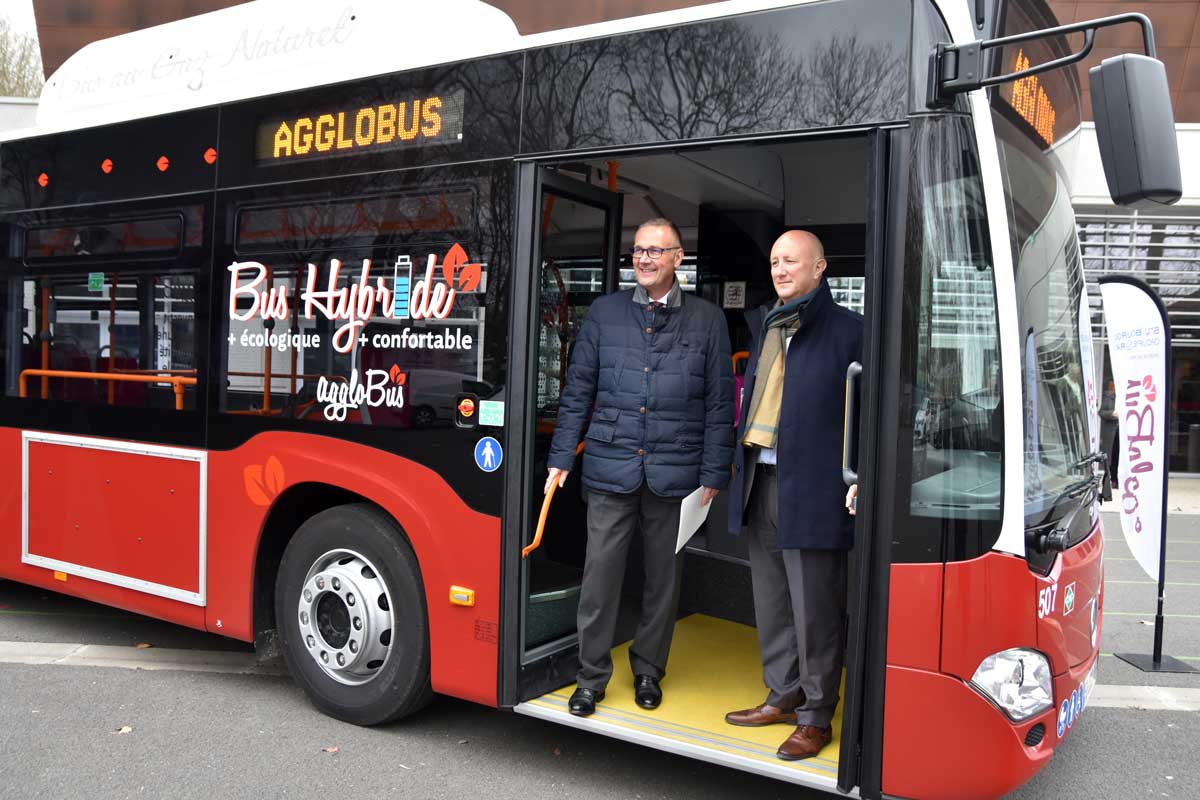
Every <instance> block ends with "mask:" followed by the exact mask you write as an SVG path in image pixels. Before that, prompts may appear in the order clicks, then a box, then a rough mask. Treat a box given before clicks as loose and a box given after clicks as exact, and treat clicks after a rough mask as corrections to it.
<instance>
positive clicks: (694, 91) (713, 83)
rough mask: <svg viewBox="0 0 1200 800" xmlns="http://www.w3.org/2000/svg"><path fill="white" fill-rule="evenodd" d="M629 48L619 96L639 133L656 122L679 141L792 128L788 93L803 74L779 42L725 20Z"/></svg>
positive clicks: (661, 33)
mask: <svg viewBox="0 0 1200 800" xmlns="http://www.w3.org/2000/svg"><path fill="white" fill-rule="evenodd" d="M622 44H623V45H625V47H626V50H627V52H626V55H625V57H624V58H622V59H621V73H622V75H623V80H622V82H621V86H620V88H618V89H617V90H616V92H615V93H614V94H615V98H616V99H619V100H620V101H621V103H622V105H623V106H624V112H625V114H626V115H627V118H628V121H629V123H630V125H631V126H632V127H633V128H635V129H638V128H642V127H643V126H647V125H648V126H649V127H650V128H651V129H652V130H653V131H654V133H655V134H656V135H657V136H658V137H660V138H662V139H667V140H672V139H690V138H694V137H697V136H723V135H728V134H736V133H744V132H749V131H759V130H764V129H768V128H771V127H777V128H781V127H784V125H783V122H784V120H785V119H786V117H787V116H788V115H787V104H788V99H789V92H787V91H786V89H787V88H788V87H789V86H790V85H791V84H792V82H793V81H794V80H795V79H796V78H797V77H798V72H797V67H796V65H795V64H794V63H793V61H792V59H791V58H790V57H789V54H788V51H787V50H786V49H785V48H784V47H783V46H782V45H781V44H780V42H779V40H778V39H777V38H775V37H773V36H765V35H758V34H756V33H754V32H752V31H750V30H749V29H747V28H746V27H744V26H740V25H736V24H734V23H729V22H723V23H715V24H712V25H702V26H694V27H689V28H667V29H663V30H658V31H652V32H650V33H647V34H643V35H640V36H637V37H631V38H630V39H629V40H626V41H625V42H623V43H622ZM772 123H774V124H772Z"/></svg>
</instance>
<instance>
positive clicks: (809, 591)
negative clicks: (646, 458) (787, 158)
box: [725, 230, 863, 761]
mask: <svg viewBox="0 0 1200 800" xmlns="http://www.w3.org/2000/svg"><path fill="white" fill-rule="evenodd" d="M826 265H827V263H826V261H825V252H824V249H823V248H822V246H821V241H820V240H819V239H818V238H817V237H816V236H814V235H813V234H812V233H809V232H808V231H799V230H796V231H788V232H787V233H785V234H783V235H782V236H780V237H779V238H778V239H777V240H776V241H775V244H774V246H773V247H772V248H771V282H772V283H773V284H774V286H775V293H776V294H777V295H778V300H776V301H775V302H774V303H771V304H769V305H765V306H762V307H761V308H757V309H755V310H753V311H751V312H750V313H749V314H747V315H746V320H747V322H748V323H749V325H750V332H751V335H752V336H753V337H754V338H753V339H752V340H751V345H750V359H749V362H748V366H747V368H746V377H745V388H744V389H743V393H742V409H741V415H740V417H739V420H740V424H739V426H738V432H737V434H738V435H737V456H736V458H735V459H734V475H733V486H732V488H731V490H730V503H729V530H730V533H732V534H733V535H734V536H738V535H740V534H741V532H742V526H743V525H746V526H747V528H748V531H749V543H748V544H749V550H750V575H751V580H752V585H753V593H754V619H755V621H756V624H757V627H758V643H759V651H760V654H761V656H762V662H763V683H765V684H766V687H767V690H768V692H767V699H766V701H765V702H763V703H762V704H761V705H758V706H755V707H754V708H747V709H743V710H741V711H731V712H730V713H728V714H726V715H725V721H726V722H728V723H729V724H730V725H742V726H747V727H758V726H760V725H772V724H776V723H783V724H787V725H795V726H796V729H795V731H793V732H792V734H791V735H790V736H789V737H788V738H787V739H786V740H785V741H784V742H783V744H781V745H780V746H779V750H778V751H777V752H776V755H777V756H778V757H779V758H781V759H783V760H785V761H795V760H797V759H802V758H811V757H812V756H815V755H817V754H818V753H820V752H821V749H822V748H824V747H825V746H826V745H827V744H829V743H830V741H831V740H832V736H833V731H832V728H831V724H830V723H831V722H832V721H833V714H834V711H835V710H836V708H837V704H838V685H839V684H840V682H841V679H842V661H843V658H844V657H845V650H846V560H847V557H846V553H847V551H848V550H849V549H850V547H851V546H852V544H853V542H854V521H853V520H852V519H851V518H850V515H852V514H854V499H855V494H856V489H857V487H855V488H852V489H851V491H850V492H849V493H847V492H846V488H845V486H844V485H843V483H842V435H843V429H844V426H845V400H846V389H845V386H846V383H845V380H846V368H847V367H848V366H849V365H850V363H851V362H853V361H861V360H862V334H863V321H862V317H861V316H859V315H858V314H856V313H854V312H853V311H850V310H849V309H847V308H843V307H842V306H839V305H838V304H837V303H835V302H834V301H833V294H832V293H831V292H830V290H829V283H828V282H827V281H826V280H825V267H826Z"/></svg>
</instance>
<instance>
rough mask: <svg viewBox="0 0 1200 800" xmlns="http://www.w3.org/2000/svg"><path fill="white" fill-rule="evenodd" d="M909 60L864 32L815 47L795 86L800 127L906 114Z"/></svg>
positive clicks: (901, 116)
mask: <svg viewBox="0 0 1200 800" xmlns="http://www.w3.org/2000/svg"><path fill="white" fill-rule="evenodd" d="M907 80H908V69H907V66H906V64H905V63H904V59H903V58H902V57H901V56H900V55H897V54H896V53H894V52H892V49H891V48H890V47H888V46H887V45H883V44H865V43H863V42H861V41H859V38H858V34H857V33H852V34H850V35H849V36H847V37H846V38H844V39H843V38H840V37H838V36H834V37H832V38H831V39H830V40H829V41H828V43H826V44H825V45H823V46H821V47H818V48H816V49H815V50H813V52H812V54H811V55H809V56H808V57H807V58H806V59H805V60H804V64H803V67H802V68H801V70H800V77H799V79H798V80H797V81H796V83H795V85H794V86H793V89H794V96H795V100H794V110H795V113H796V114H797V115H798V117H799V119H798V120H797V122H798V123H799V126H800V127H809V126H825V125H853V124H855V123H860V122H868V121H872V120H885V119H901V118H903V117H904V115H905V101H906V100H907V98H908V87H907V85H906V82H907Z"/></svg>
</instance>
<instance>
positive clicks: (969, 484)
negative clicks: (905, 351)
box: [908, 120, 1003, 520]
mask: <svg viewBox="0 0 1200 800" xmlns="http://www.w3.org/2000/svg"><path fill="white" fill-rule="evenodd" d="M970 137H971V134H970V130H969V128H967V127H966V126H964V125H961V124H960V123H959V122H958V121H951V120H945V121H930V122H929V123H928V124H922V125H919V126H917V128H916V130H915V131H914V144H913V153H914V158H913V167H912V169H913V172H914V175H913V184H912V185H913V194H912V195H911V199H910V205H909V226H910V231H909V238H910V245H909V248H910V249H909V256H908V261H909V264H908V268H909V269H910V270H913V271H914V272H915V273H916V274H915V275H914V277H913V278H911V279H910V281H911V282H910V288H909V290H908V291H909V295H910V298H909V302H910V303H913V304H914V306H915V309H914V310H915V332H916V336H917V341H916V344H915V352H914V353H913V355H912V356H911V357H912V358H913V359H914V360H915V371H914V379H913V385H912V387H911V393H912V394H911V401H912V404H911V417H910V420H911V425H912V431H913V439H912V443H913V450H912V452H913V455H912V459H913V460H912V494H911V497H910V513H911V514H912V515H913V516H916V517H935V518H942V519H953V518H957V519H975V520H982V519H993V520H994V519H998V518H999V515H1000V497H1001V450H1002V441H1003V437H1002V430H1003V422H1002V417H1001V407H1000V352H999V334H998V329H997V321H996V297H995V280H994V276H993V272H992V265H991V258H990V254H989V252H988V249H987V227H986V211H985V207H984V202H983V188H982V184H981V183H980V180H979V171H978V162H977V159H976V156H975V152H974V146H973V143H972V142H971V140H970ZM914 225H915V226H917V227H916V228H915V229H913V227H912V226H914Z"/></svg>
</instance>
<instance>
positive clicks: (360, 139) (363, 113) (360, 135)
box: [354, 108, 375, 147]
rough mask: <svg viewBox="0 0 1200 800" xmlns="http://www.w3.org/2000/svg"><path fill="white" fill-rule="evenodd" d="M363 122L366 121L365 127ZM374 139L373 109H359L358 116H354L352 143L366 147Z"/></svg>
mask: <svg viewBox="0 0 1200 800" xmlns="http://www.w3.org/2000/svg"><path fill="white" fill-rule="evenodd" d="M364 122H366V126H365V127H364V125H363V123H364ZM374 141H375V109H373V108H363V109H359V112H358V116H357V117H355V118H354V143H355V144H357V145H358V146H359V147H366V146H368V145H370V144H371V143H373V142H374Z"/></svg>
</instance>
